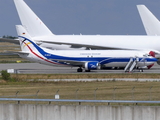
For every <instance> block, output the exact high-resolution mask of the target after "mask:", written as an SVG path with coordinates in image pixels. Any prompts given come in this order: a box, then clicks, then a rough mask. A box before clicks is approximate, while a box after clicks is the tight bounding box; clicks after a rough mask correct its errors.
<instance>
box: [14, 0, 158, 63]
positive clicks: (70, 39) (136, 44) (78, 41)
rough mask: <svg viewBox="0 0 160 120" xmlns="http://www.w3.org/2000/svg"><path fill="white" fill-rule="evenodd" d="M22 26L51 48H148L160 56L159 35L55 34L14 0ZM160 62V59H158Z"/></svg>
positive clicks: (20, 2)
mask: <svg viewBox="0 0 160 120" xmlns="http://www.w3.org/2000/svg"><path fill="white" fill-rule="evenodd" d="M14 3H15V6H16V8H17V11H18V15H19V17H20V20H21V23H22V26H23V27H24V28H25V29H26V30H27V32H28V33H29V34H30V36H31V38H32V40H33V41H35V43H36V44H37V45H39V46H41V47H45V48H49V49H73V48H75V47H76V48H77V47H79V48H78V49H114V50H147V51H152V52H154V54H155V57H156V58H160V37H159V36H129V35H114V36H113V35H55V34H53V33H52V32H51V31H50V30H49V29H48V27H47V26H46V25H45V24H44V23H43V22H42V20H41V19H40V18H39V17H38V16H37V15H36V14H35V13H34V12H33V11H32V10H31V9H30V8H29V6H28V5H27V4H26V3H25V2H24V1H23V0H14ZM158 63H160V61H158Z"/></svg>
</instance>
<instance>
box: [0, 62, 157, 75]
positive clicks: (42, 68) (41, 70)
mask: <svg viewBox="0 0 160 120" xmlns="http://www.w3.org/2000/svg"><path fill="white" fill-rule="evenodd" d="M7 69H14V71H15V72H17V73H22V74H54V73H77V68H75V67H74V68H71V67H56V66H47V65H42V64H39V63H9V64H0V71H1V70H7ZM134 72H139V71H138V70H135V71H134ZM82 73H85V72H82ZM87 73H91V74H92V73H124V70H92V71H91V72H87ZM143 73H160V65H157V64H156V65H154V66H153V67H152V68H151V69H144V71H143Z"/></svg>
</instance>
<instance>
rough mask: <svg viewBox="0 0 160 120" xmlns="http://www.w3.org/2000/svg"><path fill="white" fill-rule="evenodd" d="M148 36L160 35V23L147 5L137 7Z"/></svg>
mask: <svg viewBox="0 0 160 120" xmlns="http://www.w3.org/2000/svg"><path fill="white" fill-rule="evenodd" d="M137 9H138V11H139V14H140V17H141V20H142V22H143V25H144V28H145V31H146V33H147V35H160V22H159V20H158V19H157V18H156V17H155V16H154V15H153V14H152V13H151V12H150V10H148V8H147V7H146V6H145V5H137Z"/></svg>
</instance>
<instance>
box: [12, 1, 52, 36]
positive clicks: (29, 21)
mask: <svg viewBox="0 0 160 120" xmlns="http://www.w3.org/2000/svg"><path fill="white" fill-rule="evenodd" d="M14 3H15V6H16V9H17V12H18V15H19V18H20V20H21V23H22V25H23V26H24V27H25V29H26V30H27V31H28V32H29V34H30V35H31V36H32V37H36V36H46V35H53V33H52V32H51V31H50V30H49V28H48V27H47V26H46V25H45V24H44V23H43V22H42V21H41V19H40V18H39V17H38V16H37V15H36V14H35V13H34V12H33V11H32V10H31V9H30V7H29V6H28V5H27V4H26V3H25V2H24V1H23V0H14Z"/></svg>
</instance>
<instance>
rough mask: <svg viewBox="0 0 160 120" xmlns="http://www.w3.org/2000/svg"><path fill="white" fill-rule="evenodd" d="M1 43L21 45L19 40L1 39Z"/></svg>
mask: <svg viewBox="0 0 160 120" xmlns="http://www.w3.org/2000/svg"><path fill="white" fill-rule="evenodd" d="M0 42H10V43H14V44H18V45H19V40H18V39H8V38H0Z"/></svg>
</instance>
